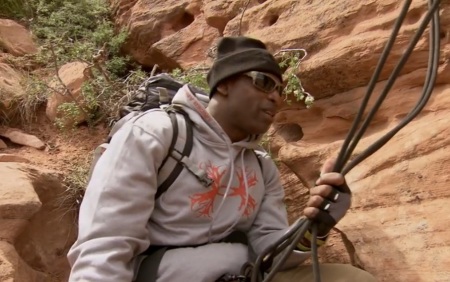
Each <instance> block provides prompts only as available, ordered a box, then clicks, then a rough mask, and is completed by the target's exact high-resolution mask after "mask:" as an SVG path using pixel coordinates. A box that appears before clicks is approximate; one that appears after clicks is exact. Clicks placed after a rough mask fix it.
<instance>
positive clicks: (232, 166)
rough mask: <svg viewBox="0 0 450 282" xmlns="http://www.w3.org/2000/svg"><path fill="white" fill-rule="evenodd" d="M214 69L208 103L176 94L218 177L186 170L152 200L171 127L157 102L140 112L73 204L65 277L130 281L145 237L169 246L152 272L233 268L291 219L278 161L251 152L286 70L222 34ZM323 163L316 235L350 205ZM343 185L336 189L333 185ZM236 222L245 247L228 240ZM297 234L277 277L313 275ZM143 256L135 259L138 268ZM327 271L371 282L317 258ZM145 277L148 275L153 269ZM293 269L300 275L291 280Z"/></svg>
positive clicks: (200, 275)
mask: <svg viewBox="0 0 450 282" xmlns="http://www.w3.org/2000/svg"><path fill="white" fill-rule="evenodd" d="M217 52H218V55H217V59H216V60H215V62H214V64H213V66H212V68H211V70H210V72H209V73H208V83H209V85H210V88H211V92H210V98H211V100H210V102H209V105H208V106H207V108H205V107H204V106H203V105H202V104H201V103H200V102H199V101H198V100H197V99H196V97H195V95H194V94H193V93H191V91H190V88H189V87H187V86H185V87H183V88H182V89H180V91H179V92H178V93H177V94H176V96H175V97H174V100H173V104H174V105H176V106H178V107H180V108H181V109H182V110H183V111H184V112H185V113H187V114H188V115H189V117H190V119H191V120H192V122H193V124H194V146H193V149H192V153H191V155H190V157H189V159H190V162H191V163H195V164H197V167H198V169H201V170H204V171H205V172H207V175H208V176H209V178H210V179H211V180H213V182H212V185H211V186H209V187H205V186H204V185H202V184H201V183H200V182H199V181H198V180H197V179H196V178H195V177H194V176H192V174H190V173H189V172H188V171H187V170H186V169H184V170H183V171H182V173H181V174H180V176H179V177H178V178H177V179H176V180H175V182H174V183H173V184H172V185H171V187H170V188H169V189H168V190H167V191H166V192H164V193H163V194H162V196H161V197H159V198H157V199H156V200H155V193H156V190H157V189H156V188H157V187H158V184H160V182H161V179H160V177H159V176H160V175H161V174H164V173H166V174H167V172H161V171H160V172H159V171H158V168H159V167H160V165H161V163H162V162H163V160H164V159H165V157H166V155H167V154H168V148H169V143H170V141H171V137H172V133H173V128H172V124H171V122H170V119H169V117H168V115H167V113H165V112H164V111H163V110H161V111H150V112H147V113H144V114H142V115H140V116H138V117H137V118H135V119H134V120H133V121H132V122H130V123H129V124H127V125H126V126H124V127H123V128H122V129H121V130H120V131H119V132H117V133H116V135H114V137H113V139H112V140H111V143H110V146H109V148H108V149H107V150H106V152H105V153H104V154H103V155H102V157H101V158H100V160H99V161H98V163H97V165H96V167H95V169H94V172H93V175H92V178H91V181H90V183H89V185H88V188H87V191H86V195H85V197H84V200H83V203H82V205H81V209H80V218H79V235H78V240H77V241H76V242H75V244H74V245H73V247H72V248H71V250H70V252H69V254H68V258H69V261H70V263H71V265H72V272H71V276H70V281H108V282H109V281H132V280H133V277H136V276H137V274H138V273H137V272H138V271H137V270H136V269H137V268H138V266H139V264H140V263H141V260H140V259H138V257H139V254H142V253H144V252H145V251H146V250H147V249H148V248H149V246H170V248H168V249H167V250H166V252H165V253H164V255H163V257H162V259H160V261H159V262H158V263H159V266H158V267H157V281H158V282H165V281H169V282H177V281H180V282H181V281H192V282H212V281H216V280H218V279H219V278H220V277H222V276H223V275H225V274H239V272H240V269H241V267H242V265H243V264H244V263H245V262H247V261H248V260H249V258H254V257H255V256H256V255H258V254H260V253H261V252H262V251H263V250H264V249H266V248H267V247H268V246H269V245H271V244H272V243H273V242H275V241H276V240H277V239H278V238H280V237H281V236H282V235H283V234H284V233H285V232H286V230H287V229H288V222H287V214H286V210H285V207H284V204H283V197H284V192H283V188H282V186H281V183H280V177H279V174H278V171H277V168H276V166H275V165H274V163H273V162H272V161H271V160H270V158H269V157H267V156H264V157H258V156H257V155H256V154H255V151H254V150H256V149H258V148H259V145H258V143H259V138H260V137H261V135H262V134H263V133H265V132H266V131H267V130H268V128H269V127H270V125H271V123H272V122H273V119H274V116H275V114H276V113H277V109H278V107H279V106H280V104H281V102H282V97H281V95H282V88H283V87H282V72H281V70H280V68H279V66H278V64H277V62H276V60H275V59H274V58H273V56H272V55H271V54H270V53H269V52H268V51H267V49H266V46H265V45H264V44H263V43H262V42H261V41H259V40H255V39H251V38H247V37H227V38H223V39H222V40H221V41H220V43H219V45H218V49H217ZM331 168H332V163H331V162H327V163H326V164H325V165H324V166H323V168H322V174H321V177H320V179H319V180H318V181H317V183H316V184H317V186H316V187H314V188H313V189H311V198H310V200H309V201H308V204H307V208H306V209H305V211H304V214H305V215H306V216H307V217H309V218H311V219H314V220H316V221H317V222H318V223H319V225H320V230H319V233H320V234H319V235H320V238H319V239H320V242H322V241H324V240H325V239H326V236H327V234H328V232H329V231H330V230H331V228H332V227H333V226H334V225H335V224H336V223H337V222H338V221H339V220H340V219H341V218H342V217H343V216H344V215H345V213H346V211H347V210H348V208H349V207H350V198H351V196H350V193H344V192H341V191H346V190H345V186H346V185H345V180H344V178H343V176H342V175H340V174H337V173H330V171H331ZM339 189H340V190H341V191H340V190H339ZM233 231H241V232H243V233H244V234H245V235H246V239H247V242H248V245H247V244H245V243H243V242H236V241H233V240H231V241H230V240H226V238H228V237H229V235H230V234H232V233H233ZM309 246H310V242H309V240H308V239H307V238H302V240H301V241H300V242H299V244H298V248H299V250H295V251H294V252H293V253H292V255H291V256H290V258H289V259H288V261H287V262H286V263H285V265H284V268H285V269H290V270H286V271H285V272H281V273H279V274H278V276H277V277H276V278H275V281H312V280H311V279H312V271H311V267H310V266H307V267H299V265H300V264H301V262H302V261H304V260H305V259H307V258H308V257H309V255H310V252H309ZM152 259H153V260H156V259H155V258H153V257H152V256H150V257H149V258H148V259H147V260H144V262H143V263H142V264H141V265H140V270H139V273H140V274H142V273H143V272H145V271H146V269H147V268H148V267H151V266H149V265H148V263H146V262H148V261H150V262H152ZM321 271H322V280H323V281H358V282H364V281H375V280H374V279H373V277H372V276H370V275H369V274H367V273H366V272H363V271H361V270H359V269H356V268H353V267H350V266H342V265H341V266H339V265H322V266H321ZM149 279H150V278H149ZM294 279H295V280H294Z"/></svg>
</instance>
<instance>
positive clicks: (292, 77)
mask: <svg viewBox="0 0 450 282" xmlns="http://www.w3.org/2000/svg"><path fill="white" fill-rule="evenodd" d="M280 53H281V54H282V55H281V61H280V63H279V64H280V67H281V68H282V69H285V72H284V75H283V76H284V77H283V79H284V80H285V81H286V87H285V89H284V94H285V99H286V102H287V103H288V104H290V103H292V100H291V99H290V97H291V96H293V97H294V98H295V100H296V101H297V102H299V101H303V102H304V103H305V105H306V108H310V107H311V106H312V105H313V103H314V97H313V96H312V95H311V94H309V93H308V92H306V91H305V89H304V88H303V86H302V83H301V81H300V78H299V77H298V76H297V74H296V72H297V70H298V66H299V65H300V62H301V61H302V60H303V59H304V58H305V56H306V51H305V50H303V49H285V50H282V51H280V52H279V53H278V54H280Z"/></svg>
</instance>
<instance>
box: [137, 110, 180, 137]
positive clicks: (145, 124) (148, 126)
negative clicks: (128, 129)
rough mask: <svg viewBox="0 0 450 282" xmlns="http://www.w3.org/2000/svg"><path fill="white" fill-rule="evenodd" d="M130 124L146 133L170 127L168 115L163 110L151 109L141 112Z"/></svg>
mask: <svg viewBox="0 0 450 282" xmlns="http://www.w3.org/2000/svg"><path fill="white" fill-rule="evenodd" d="M131 124H132V126H134V127H139V128H141V129H142V130H144V131H146V132H155V131H158V130H164V129H166V128H171V127H172V122H171V120H170V117H169V114H168V113H167V112H166V111H165V110H163V109H152V110H148V111H146V112H142V113H140V114H138V115H137V116H136V117H134V118H133V119H132V120H131Z"/></svg>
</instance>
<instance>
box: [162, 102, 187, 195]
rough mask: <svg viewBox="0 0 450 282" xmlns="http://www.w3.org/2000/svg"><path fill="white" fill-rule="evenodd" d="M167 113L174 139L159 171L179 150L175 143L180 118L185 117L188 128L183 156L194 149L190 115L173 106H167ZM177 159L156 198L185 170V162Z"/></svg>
mask: <svg viewBox="0 0 450 282" xmlns="http://www.w3.org/2000/svg"><path fill="white" fill-rule="evenodd" d="M166 112H167V114H168V115H169V117H170V120H171V122H172V128H173V134H172V141H171V142H170V146H169V153H168V154H167V156H166V157H165V159H164V160H163V162H162V164H161V166H160V167H159V169H158V172H159V171H160V170H161V169H162V167H163V166H164V165H165V164H166V162H167V159H168V158H169V157H171V156H172V155H173V152H178V150H176V148H175V144H176V142H177V139H178V134H179V131H180V125H179V122H178V118H183V119H184V123H185V125H186V126H185V129H184V130H186V143H185V144H184V148H183V151H182V152H179V154H181V156H189V155H190V154H191V151H192V147H193V145H194V135H193V128H192V121H191V120H190V119H189V116H188V115H187V114H186V113H184V112H181V110H176V111H175V110H174V109H173V108H167V109H166ZM177 112H179V113H180V114H177ZM176 160H177V164H176V165H175V168H174V169H173V170H172V172H171V173H170V174H169V176H168V177H167V178H166V179H165V180H164V182H163V183H161V185H160V186H159V187H158V190H157V191H156V195H155V199H157V198H159V197H160V196H161V195H162V194H163V193H164V192H166V191H167V189H169V187H170V186H171V185H172V184H173V182H174V181H175V180H176V179H177V177H178V175H180V173H181V171H182V170H183V164H182V163H181V162H180V161H178V159H176Z"/></svg>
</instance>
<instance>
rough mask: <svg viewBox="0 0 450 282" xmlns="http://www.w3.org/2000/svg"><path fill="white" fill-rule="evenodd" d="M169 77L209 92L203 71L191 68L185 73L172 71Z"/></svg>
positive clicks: (177, 70) (179, 70)
mask: <svg viewBox="0 0 450 282" xmlns="http://www.w3.org/2000/svg"><path fill="white" fill-rule="evenodd" d="M170 75H171V76H172V77H173V78H175V79H177V80H180V81H182V82H184V83H189V84H192V85H194V86H195V87H198V88H200V89H202V90H204V91H206V92H209V85H208V82H207V81H206V72H205V69H199V68H193V69H188V70H186V71H182V70H181V69H174V70H173V71H172V72H171V73H170Z"/></svg>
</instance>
